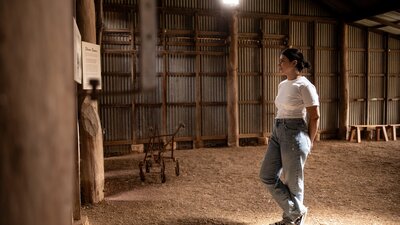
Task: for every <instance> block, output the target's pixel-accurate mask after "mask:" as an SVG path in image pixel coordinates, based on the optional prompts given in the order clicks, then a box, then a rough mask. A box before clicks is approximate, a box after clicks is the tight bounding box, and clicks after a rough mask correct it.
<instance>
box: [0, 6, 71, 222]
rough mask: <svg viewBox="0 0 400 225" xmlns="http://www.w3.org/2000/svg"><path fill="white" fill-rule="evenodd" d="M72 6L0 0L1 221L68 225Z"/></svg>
mask: <svg viewBox="0 0 400 225" xmlns="http://www.w3.org/2000/svg"><path fill="white" fill-rule="evenodd" d="M72 6H73V4H72V2H70V1H53V0H36V1H24V0H14V1H2V2H1V4H0V27H1V35H0V36H1V38H0V39H1V41H0V212H1V217H0V224H2V225H6V224H7V225H16V224H21V225H22V224H24V225H37V224H41V225H54V224H57V225H71V224H72V219H73V218H72V216H73V215H72V212H73V204H74V203H73V202H74V201H73V197H74V194H73V192H74V191H73V188H74V178H75V177H74V176H75V175H74V174H75V173H74V158H75V157H74V154H75V153H76V143H75V133H76V103H75V99H74V97H75V86H74V81H73V76H74V75H73V72H74V70H73V68H74V63H73V54H74V52H73V49H74V47H73V40H72V37H73V26H72V14H73V10H72ZM10 18H14V19H10Z"/></svg>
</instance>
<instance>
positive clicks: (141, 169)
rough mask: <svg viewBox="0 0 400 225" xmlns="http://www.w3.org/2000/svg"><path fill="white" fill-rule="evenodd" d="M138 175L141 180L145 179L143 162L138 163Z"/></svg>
mask: <svg viewBox="0 0 400 225" xmlns="http://www.w3.org/2000/svg"><path fill="white" fill-rule="evenodd" d="M139 176H140V180H141V181H145V178H144V172H143V162H140V163H139Z"/></svg>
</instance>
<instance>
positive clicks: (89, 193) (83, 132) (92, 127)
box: [76, 0, 104, 203]
mask: <svg viewBox="0 0 400 225" xmlns="http://www.w3.org/2000/svg"><path fill="white" fill-rule="evenodd" d="M76 7H77V17H76V21H77V24H78V27H79V31H80V32H81V36H82V41H86V42H90V43H94V44H95V43H96V18H95V5H94V1H93V0H77V2H76ZM81 88H82V87H80V89H81ZM80 91H82V89H81V90H80ZM82 92H83V91H82ZM83 93H84V92H83ZM78 107H79V113H80V116H79V132H80V142H81V154H80V156H81V196H82V202H83V203H98V202H100V201H102V200H103V199H104V158H103V157H104V152H103V133H102V129H101V124H100V118H99V115H98V103H97V101H93V100H92V99H91V98H90V96H89V95H87V94H84V95H83V97H82V98H81V99H79V104H78Z"/></svg>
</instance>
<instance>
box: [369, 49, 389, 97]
mask: <svg viewBox="0 0 400 225" xmlns="http://www.w3.org/2000/svg"><path fill="white" fill-rule="evenodd" d="M385 67H386V63H385V50H384V49H379V51H370V53H369V74H375V75H378V74H379V75H383V74H384V73H385ZM381 88H382V89H383V88H384V87H383V86H382V87H381Z"/></svg>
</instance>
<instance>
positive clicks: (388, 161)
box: [82, 141, 400, 225]
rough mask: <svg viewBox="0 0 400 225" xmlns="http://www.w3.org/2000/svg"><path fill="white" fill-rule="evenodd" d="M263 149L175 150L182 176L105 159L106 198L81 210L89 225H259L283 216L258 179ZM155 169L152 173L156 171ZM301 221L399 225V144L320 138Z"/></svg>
mask: <svg viewBox="0 0 400 225" xmlns="http://www.w3.org/2000/svg"><path fill="white" fill-rule="evenodd" d="M265 151H266V146H256V147H241V148H204V149H196V150H177V151H175V155H176V156H177V157H178V159H179V163H180V176H178V177H177V176H175V170H174V166H175V164H174V163H173V162H171V161H170V162H167V164H166V176H167V177H166V178H167V181H166V182H165V183H164V184H161V182H160V176H159V173H150V174H146V175H145V178H146V181H145V182H141V181H140V178H139V169H138V162H139V160H142V159H143V156H144V154H135V155H129V156H121V157H113V158H107V159H106V161H105V170H106V184H105V195H106V199H105V201H103V202H101V203H99V204H96V205H91V206H84V207H83V210H82V214H83V215H86V216H88V218H89V222H90V224H91V225H113V224H121V225H122V224H123V225H136V224H137V225H146V224H160V225H191V224H194V225H195V224H213V225H216V224H221V225H222V224H224V225H245V224H246V225H247V224H248V225H250V224H254V225H261V224H269V223H272V222H275V221H277V220H279V219H280V216H281V211H280V209H279V208H278V206H277V205H276V204H275V202H274V201H273V200H272V199H271V197H270V195H269V193H268V192H267V190H266V189H265V187H264V186H263V184H262V183H261V182H260V181H259V178H258V172H259V168H260V163H261V160H262V159H263V156H264V153H265ZM155 170H156V169H154V170H153V171H155ZM305 186H306V187H305V190H306V192H305V205H306V206H308V207H309V213H308V216H307V220H306V224H308V225H312V224H318V225H334V224H346V225H352V224H354V225H363V224H399V223H400V213H399V211H400V201H399V199H400V141H389V142H384V141H379V142H377V141H363V142H362V143H360V144H357V143H349V142H345V141H322V142H318V143H316V144H315V146H314V149H313V150H312V153H311V154H310V155H309V158H308V160H307V163H306V170H305Z"/></svg>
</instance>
